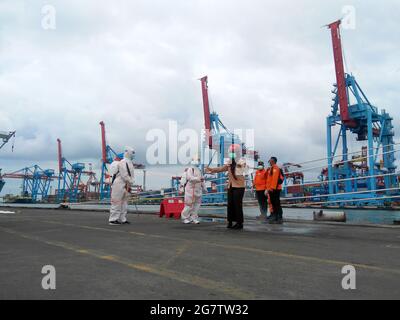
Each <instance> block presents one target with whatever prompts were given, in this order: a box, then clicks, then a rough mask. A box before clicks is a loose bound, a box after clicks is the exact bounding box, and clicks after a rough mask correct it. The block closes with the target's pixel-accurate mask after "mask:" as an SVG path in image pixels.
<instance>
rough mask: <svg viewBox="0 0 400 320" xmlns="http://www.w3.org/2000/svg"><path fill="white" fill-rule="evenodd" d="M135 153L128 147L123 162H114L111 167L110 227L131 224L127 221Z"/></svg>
mask: <svg viewBox="0 0 400 320" xmlns="http://www.w3.org/2000/svg"><path fill="white" fill-rule="evenodd" d="M134 155H135V151H134V150H133V149H132V148H131V147H126V148H125V151H124V157H123V159H122V160H121V161H114V162H113V163H112V164H111V166H110V173H111V174H112V185H111V208H110V217H109V219H108V221H109V224H110V225H114V226H115V225H121V224H129V221H128V220H127V219H126V215H127V213H128V198H129V195H130V193H131V188H132V184H133V183H134V175H133V170H134V168H133V162H132V160H133V158H134Z"/></svg>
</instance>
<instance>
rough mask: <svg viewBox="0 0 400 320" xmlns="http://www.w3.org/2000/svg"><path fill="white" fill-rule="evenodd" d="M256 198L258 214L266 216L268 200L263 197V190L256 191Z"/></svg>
mask: <svg viewBox="0 0 400 320" xmlns="http://www.w3.org/2000/svg"><path fill="white" fill-rule="evenodd" d="M256 196H257V200H258V205H259V207H260V212H261V214H263V215H265V216H266V215H267V213H268V198H267V196H266V195H265V190H260V191H258V190H257V191H256Z"/></svg>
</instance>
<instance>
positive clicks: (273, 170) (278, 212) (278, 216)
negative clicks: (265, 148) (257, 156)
mask: <svg viewBox="0 0 400 320" xmlns="http://www.w3.org/2000/svg"><path fill="white" fill-rule="evenodd" d="M277 162H278V160H277V158H276V157H271V159H270V160H269V164H270V171H269V173H268V179H267V185H268V186H267V187H268V189H267V190H268V196H269V199H270V201H271V205H272V212H271V216H270V218H269V222H270V223H271V224H282V223H283V211H282V207H281V199H280V196H281V191H282V183H283V179H284V176H283V174H282V171H281V169H280V168H279V167H278V165H277V164H276V163H277Z"/></svg>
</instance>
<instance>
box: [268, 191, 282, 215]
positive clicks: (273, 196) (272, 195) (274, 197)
mask: <svg viewBox="0 0 400 320" xmlns="http://www.w3.org/2000/svg"><path fill="white" fill-rule="evenodd" d="M268 194H269V199H270V201H271V205H272V211H273V212H271V215H272V216H273V217H274V218H275V219H282V216H283V211H282V207H281V190H273V191H269V192H268Z"/></svg>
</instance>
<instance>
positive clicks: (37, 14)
mask: <svg viewBox="0 0 400 320" xmlns="http://www.w3.org/2000/svg"><path fill="white" fill-rule="evenodd" d="M48 3H50V4H52V5H54V7H55V8H56V12H57V28H56V30H48V31H46V30H43V29H42V28H41V24H40V19H41V17H42V16H41V7H42V6H43V5H44V4H48ZM349 4H350V5H354V6H355V8H356V10H357V19H358V20H357V27H356V29H355V30H345V31H343V34H344V47H345V50H346V57H347V60H348V64H349V66H350V67H351V70H352V71H353V72H354V73H355V74H356V76H357V77H358V79H359V81H360V83H361V84H362V85H363V87H364V88H365V91H366V93H367V95H368V96H369V97H370V98H371V100H372V101H373V102H375V104H376V105H378V106H383V107H385V108H386V110H387V111H388V112H390V113H391V114H392V115H393V116H394V118H395V128H399V127H400V126H399V125H400V123H399V121H398V119H399V118H400V117H399V116H400V111H399V110H398V108H397V95H398V83H399V80H400V72H399V69H400V63H399V61H398V53H399V49H400V44H399V43H400V42H399V41H398V40H399V33H398V30H399V27H400V26H399V24H400V22H399V20H398V18H397V13H398V12H399V9H400V5H399V2H398V1H395V0H387V1H385V2H382V3H377V2H376V1H362V2H361V1H357V0H354V1H350V0H349V1H347V0H346V1H333V0H332V1H317V0H315V1H311V0H304V1H296V2H294V1H288V0H287V1H279V2H278V1H264V0H253V1H232V0H230V1H228V0H220V1H212V0H207V1H200V0H191V1H184V0H170V1H161V0H159V1H145V0H143V1H127V0H125V1H117V2H114V3H111V2H109V1H104V0H102V1H99V0H96V1H95V0H91V1H90V0H88V1H84V2H82V1H78V0H73V1H59V0H54V1H50V2H46V3H44V2H43V1H21V2H15V1H11V0H8V1H7V0H6V1H2V3H1V4H0V27H1V28H0V49H1V50H0V96H1V100H0V130H11V129H13V130H14V129H15V130H17V139H16V148H15V152H14V153H10V152H9V149H4V150H1V159H3V160H2V161H1V163H0V165H1V166H2V167H3V168H4V171H8V169H11V167H13V168H12V169H16V168H15V165H13V163H14V164H16V163H18V165H19V164H22V163H25V164H24V166H26V165H31V164H33V163H46V164H48V165H49V166H53V167H54V168H55V167H56V163H55V162H56V139H57V138H61V139H62V141H63V146H64V150H65V154H66V156H67V157H69V158H71V159H74V160H80V159H91V161H92V162H93V163H98V159H99V158H100V127H99V121H100V120H104V121H105V122H106V125H107V129H108V139H109V141H110V143H111V144H112V145H113V146H116V148H117V149H118V148H121V147H122V146H124V145H133V146H134V147H135V148H136V149H137V150H138V152H137V158H138V160H140V161H142V162H143V161H145V159H144V154H145V150H146V147H147V144H146V142H145V134H146V132H147V131H148V130H149V129H152V128H166V127H167V125H168V124H167V123H168V120H177V121H178V123H179V125H180V126H181V127H182V129H183V128H186V127H191V128H194V129H197V130H200V129H201V127H202V123H203V115H202V104H201V92H200V83H199V81H197V79H198V78H200V77H201V76H203V75H205V74H208V75H209V84H210V93H211V100H212V103H213V106H214V108H215V110H216V111H218V113H219V114H220V115H221V118H222V120H223V121H224V123H225V124H226V125H227V126H228V127H230V128H232V129H234V128H242V127H244V128H254V129H255V132H256V145H257V148H258V149H259V150H260V152H261V154H262V155H263V156H264V157H267V156H269V155H270V154H271V153H273V154H275V155H277V156H278V157H279V158H280V159H282V160H283V161H291V162H294V161H304V160H308V159H310V158H320V157H322V156H324V154H325V117H326V116H327V115H328V113H329V111H330V90H331V85H332V83H333V82H334V81H335V76H334V69H333V58H332V52H331V42H330V34H329V31H328V30H326V29H324V28H321V26H322V25H324V24H326V23H329V22H331V21H333V20H334V19H337V18H340V17H341V9H342V6H343V5H349ZM396 131H397V129H396ZM399 132H400V131H399ZM6 151H7V152H6ZM159 170H161V169H159ZM163 181H164V180H163ZM165 181H167V180H165ZM165 181H164V182H165Z"/></svg>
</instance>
